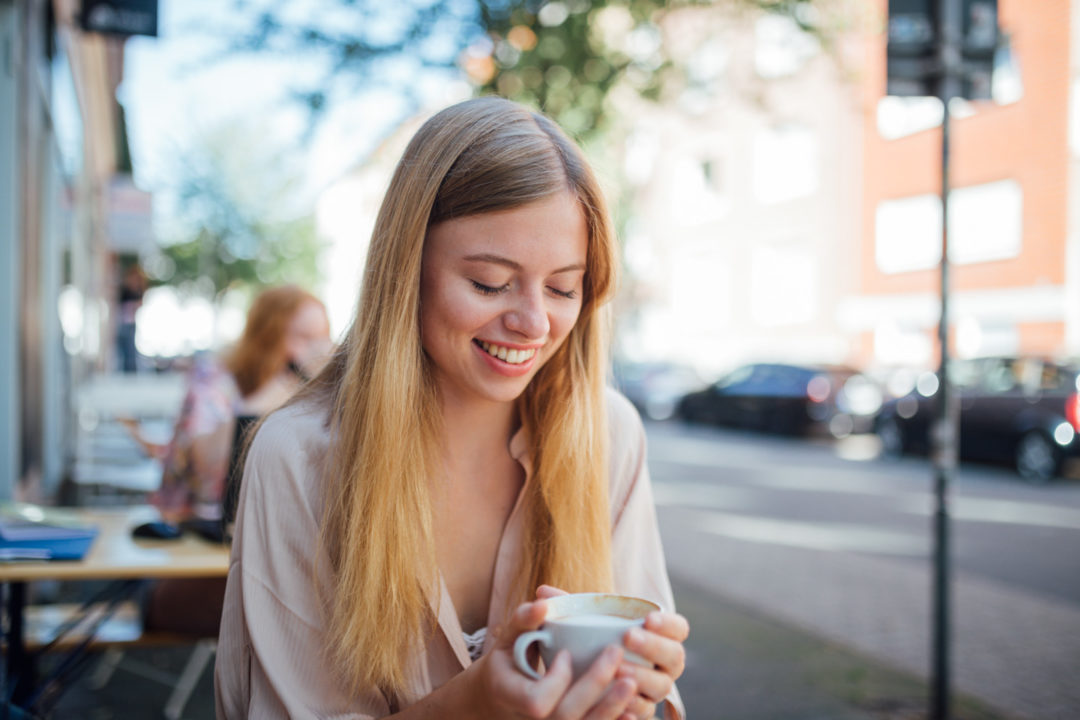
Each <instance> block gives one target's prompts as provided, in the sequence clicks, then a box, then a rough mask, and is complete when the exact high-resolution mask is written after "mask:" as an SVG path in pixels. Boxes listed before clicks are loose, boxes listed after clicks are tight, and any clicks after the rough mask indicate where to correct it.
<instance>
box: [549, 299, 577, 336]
mask: <svg viewBox="0 0 1080 720" xmlns="http://www.w3.org/2000/svg"><path fill="white" fill-rule="evenodd" d="M580 314H581V303H577V304H575V305H574V306H573V307H567V308H559V309H556V310H555V311H554V312H552V313H551V314H550V315H549V316H548V318H549V320H548V321H549V322H550V323H551V336H552V338H555V339H557V340H558V341H559V342H560V343H561V342H562V341H563V340H564V339H565V338H566V336H567V335H569V334H570V331H571V330H573V329H574V325H575V324H576V323H577V319H578V316H579V315H580Z"/></svg>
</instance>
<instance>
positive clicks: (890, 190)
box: [838, 0, 1080, 366]
mask: <svg viewBox="0 0 1080 720" xmlns="http://www.w3.org/2000/svg"><path fill="white" fill-rule="evenodd" d="M1071 5H1073V4H1072V3H1069V2H1065V1H1064V0H1062V1H1060V2H1048V3H1024V2H1020V1H1019V0H1000V2H999V18H1000V26H1001V29H1002V32H1003V33H1004V35H1005V36H1006V38H1007V39H1008V42H1009V50H1008V52H999V57H998V60H997V62H996V63H995V72H994V93H993V94H994V100H992V101H980V102H964V101H953V103H952V104H951V105H950V114H951V115H952V119H951V126H950V127H951V131H950V138H951V148H952V150H951V154H950V165H951V170H950V182H951V193H950V201H949V214H950V217H949V237H950V261H951V266H952V294H951V296H950V301H951V305H950V308H951V309H950V315H951V317H950V326H951V328H952V330H953V332H952V335H951V339H950V343H951V349H952V352H953V353H955V354H956V355H959V356H977V355H988V354H997V353H1036V354H1052V355H1062V354H1076V353H1077V352H1078V351H1080V344H1078V342H1077V340H1078V338H1077V333H1078V330H1080V328H1078V326H1077V322H1078V312H1080V303H1078V302H1077V300H1078V296H1077V293H1078V284H1080V274H1078V271H1077V244H1076V231H1075V229H1074V228H1071V227H1070V224H1071V225H1075V220H1074V219H1071V215H1074V214H1075V209H1074V208H1075V207H1076V203H1075V202H1070V194H1071V195H1073V196H1074V197H1075V194H1076V191H1075V190H1074V189H1071V188H1072V187H1073V185H1074V180H1073V178H1071V177H1070V172H1071V168H1073V167H1074V166H1075V163H1076V160H1075V158H1076V148H1075V145H1076V143H1075V141H1073V142H1072V143H1070V138H1069V126H1070V112H1071V107H1072V106H1074V105H1075V103H1076V95H1075V89H1074V88H1073V87H1071V85H1074V84H1075V83H1074V81H1072V80H1071V78H1073V77H1074V76H1075V73H1074V68H1075V67H1076V61H1075V60H1070V57H1071V56H1070V52H1072V53H1073V54H1075V50H1072V51H1071V50H1070V48H1071V45H1073V44H1074V43H1072V42H1071V38H1072V36H1073V35H1074V27H1075V25H1076V20H1075V17H1074V16H1075V15H1076V11H1075V9H1073V8H1071V7H1070V6H1071ZM864 67H865V73H864V79H863V83H862V89H863V117H862V120H863V128H862V136H863V138H864V141H863V167H862V193H863V197H862V218H861V236H862V238H863V242H862V243H861V248H860V253H859V273H858V274H859V289H858V292H856V293H855V294H853V295H852V296H851V297H849V298H847V299H845V300H844V302H843V303H841V305H840V306H839V308H838V313H839V316H840V318H841V322H842V324H843V326H844V327H845V328H846V329H847V330H848V332H849V333H851V335H852V336H853V337H855V338H857V344H856V348H855V353H854V358H855V359H856V360H857V361H859V362H861V363H864V364H869V363H876V364H884V365H890V364H916V365H924V366H933V365H935V364H936V362H937V357H938V347H937V341H936V332H937V323H938V317H939V314H940V303H939V277H940V275H939V272H938V265H939V261H940V257H941V221H942V220H941V201H940V188H941V116H942V110H941V105H940V103H939V102H938V101H937V100H936V99H929V98H923V99H899V98H886V97H884V93H885V38H884V35H883V34H881V33H876V34H873V35H871V36H869V37H868V38H867V42H866V54H865V58H864ZM1070 98H1072V100H1071V101H1070ZM1072 123H1073V124H1075V118H1073V120H1072ZM1073 174H1075V173H1073Z"/></svg>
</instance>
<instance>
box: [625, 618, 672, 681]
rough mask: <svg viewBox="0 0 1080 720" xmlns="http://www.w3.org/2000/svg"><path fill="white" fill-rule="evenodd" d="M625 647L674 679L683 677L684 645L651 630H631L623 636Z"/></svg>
mask: <svg viewBox="0 0 1080 720" xmlns="http://www.w3.org/2000/svg"><path fill="white" fill-rule="evenodd" d="M623 645H625V646H626V649H627V650H629V651H630V652H633V653H637V654H638V655H640V656H641V657H642V658H644V659H645V661H646V662H650V663H652V664H653V665H656V666H657V667H659V668H660V669H661V670H663V671H664V672H666V673H667V674H668V675H670V676H671V677H672V679H677V678H678V677H679V676H680V675H682V673H683V670H684V669H685V667H686V650H685V649H684V648H683V645H682V643H681V642H679V641H677V640H672V639H671V638H669V637H664V636H663V635H657V634H656V633H654V632H651V631H649V630H644V629H642V628H636V627H635V628H630V629H629V630H627V631H626V634H625V635H624V636H623Z"/></svg>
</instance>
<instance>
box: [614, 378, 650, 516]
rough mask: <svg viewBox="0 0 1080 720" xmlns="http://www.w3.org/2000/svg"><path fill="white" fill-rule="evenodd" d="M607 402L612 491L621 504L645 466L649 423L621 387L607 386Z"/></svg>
mask: <svg viewBox="0 0 1080 720" xmlns="http://www.w3.org/2000/svg"><path fill="white" fill-rule="evenodd" d="M605 404H606V406H607V421H608V471H609V473H610V475H611V484H610V494H611V498H612V501H613V502H614V504H615V505H616V507H617V506H618V505H619V504H620V503H621V502H622V501H623V500H624V499H625V498H626V496H627V495H628V494H629V492H630V491H631V490H632V489H633V487H634V485H635V484H636V483H637V480H638V478H639V477H640V476H641V474H642V472H643V470H644V469H645V462H646V460H645V427H644V425H642V422H641V416H640V415H638V412H637V409H636V408H635V407H634V406H633V405H632V404H631V403H630V401H629V400H627V399H626V398H625V397H624V396H623V395H622V394H621V393H619V392H618V391H617V390H614V389H612V388H608V389H607V392H606V397H605Z"/></svg>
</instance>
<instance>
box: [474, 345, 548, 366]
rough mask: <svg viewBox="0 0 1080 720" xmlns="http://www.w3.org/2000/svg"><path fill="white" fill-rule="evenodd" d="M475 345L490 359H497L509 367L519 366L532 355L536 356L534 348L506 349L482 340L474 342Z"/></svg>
mask: <svg viewBox="0 0 1080 720" xmlns="http://www.w3.org/2000/svg"><path fill="white" fill-rule="evenodd" d="M474 342H475V343H476V344H477V345H479V346H480V347H482V348H483V349H484V352H486V353H487V354H488V355H491V357H494V358H498V359H500V360H502V361H503V362H505V363H509V364H510V365H520V364H521V363H523V362H526V361H527V360H530V359H531V358H532V356H533V355H535V354H536V348H527V349H525V350H518V349H517V348H508V347H504V346H502V345H495V344H494V343H489V342H486V341H484V340H475V341H474Z"/></svg>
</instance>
